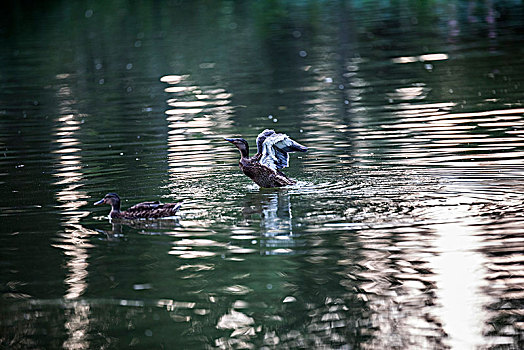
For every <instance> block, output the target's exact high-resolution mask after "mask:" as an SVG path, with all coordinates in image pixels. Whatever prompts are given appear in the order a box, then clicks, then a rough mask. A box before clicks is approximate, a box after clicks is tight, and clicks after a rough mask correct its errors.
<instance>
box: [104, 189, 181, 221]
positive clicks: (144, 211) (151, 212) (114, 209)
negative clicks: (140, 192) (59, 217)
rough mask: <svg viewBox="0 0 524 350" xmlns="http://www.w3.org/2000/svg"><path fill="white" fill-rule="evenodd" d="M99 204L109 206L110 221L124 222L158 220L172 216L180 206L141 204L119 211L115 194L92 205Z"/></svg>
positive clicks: (179, 204) (118, 199) (155, 202)
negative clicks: (120, 220) (121, 220)
mask: <svg viewBox="0 0 524 350" xmlns="http://www.w3.org/2000/svg"><path fill="white" fill-rule="evenodd" d="M100 204H109V205H110V206H111V212H110V213H109V218H110V219H124V220H136V219H159V218H164V217H170V216H174V215H175V214H176V213H177V211H178V209H180V206H181V205H182V204H181V203H160V202H159V201H154V202H142V203H138V204H135V205H133V206H132V207H131V208H129V209H127V210H125V211H121V210H120V197H119V196H118V195H117V194H116V193H108V194H106V195H105V197H104V198H102V199H101V200H99V201H98V202H96V203H94V205H100Z"/></svg>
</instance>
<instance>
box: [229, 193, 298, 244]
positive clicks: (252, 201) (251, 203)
mask: <svg viewBox="0 0 524 350" xmlns="http://www.w3.org/2000/svg"><path fill="white" fill-rule="evenodd" d="M265 192H266V191H261V192H251V193H248V194H246V197H245V198H244V205H243V209H242V214H243V216H244V218H245V220H246V222H245V224H246V225H247V226H248V227H249V226H252V225H253V224H255V223H256V222H257V221H260V233H259V235H260V253H262V254H285V253H291V252H293V251H294V249H295V246H296V242H295V237H294V235H293V214H292V210H291V194H290V193H289V192H288V191H287V190H281V191H279V190H277V191H274V192H270V193H265ZM235 231H236V232H235ZM233 233H237V234H238V230H235V229H233ZM240 237H241V236H240Z"/></svg>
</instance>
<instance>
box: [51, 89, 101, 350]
mask: <svg viewBox="0 0 524 350" xmlns="http://www.w3.org/2000/svg"><path fill="white" fill-rule="evenodd" d="M58 97H59V100H60V101H61V103H60V113H61V115H60V116H58V118H57V119H56V123H57V125H58V127H57V128H56V130H55V131H54V137H55V143H56V144H57V145H58V146H59V148H58V149H57V150H55V151H54V152H53V153H54V154H56V155H57V157H58V158H57V166H56V170H55V173H54V174H53V175H54V176H55V177H57V181H56V182H55V185H56V186H58V187H59V188H60V189H59V190H58V191H57V193H56V197H57V201H58V202H59V203H61V204H60V205H59V206H58V207H59V208H60V210H61V214H62V215H63V223H62V225H63V227H64V232H62V233H61V234H60V239H59V243H57V244H54V245H53V246H54V247H56V248H59V249H61V250H63V252H64V254H65V256H66V258H67V260H66V266H67V269H68V270H69V273H68V275H67V277H66V279H65V281H64V282H65V284H66V285H67V286H68V289H67V292H66V294H65V295H64V299H65V300H66V301H67V302H66V305H65V306H66V308H67V309H69V311H68V312H67V313H66V322H65V324H64V327H65V328H66V329H67V331H68V334H69V338H68V339H66V340H65V341H64V343H63V344H62V346H63V347H64V348H65V349H89V348H90V344H89V340H88V338H87V336H88V329H89V323H90V321H89V316H90V313H91V310H90V306H89V304H85V303H79V302H77V301H74V300H75V299H78V298H79V297H80V296H81V295H82V294H84V293H85V290H86V289H87V285H88V284H87V276H88V266H89V263H88V262H87V260H88V258H89V254H88V248H90V247H91V244H90V243H89V241H88V240H87V238H88V237H89V236H90V235H91V234H92V232H91V231H90V230H87V229H85V228H84V227H83V226H82V225H80V220H81V219H82V218H83V217H86V216H87V215H89V212H88V211H85V210H81V208H82V207H83V206H85V205H86V204H87V201H86V200H85V199H87V198H88V196H87V194H86V193H85V192H84V191H81V190H80V188H81V187H82V186H83V181H82V180H83V174H82V172H81V171H80V170H81V168H82V161H81V156H80V154H79V153H80V151H81V148H80V147H78V146H79V145H80V144H81V142H80V141H79V140H78V139H77V138H76V136H75V132H76V131H78V130H79V129H80V125H81V124H82V120H81V119H82V118H83V116H81V115H79V114H78V113H77V112H76V111H73V110H72V109H71V107H70V106H73V105H74V104H75V103H76V101H75V100H74V98H73V96H72V91H71V89H70V88H69V87H68V86H67V85H65V84H63V85H62V87H61V88H60V89H59V91H58ZM72 146H77V147H72Z"/></svg>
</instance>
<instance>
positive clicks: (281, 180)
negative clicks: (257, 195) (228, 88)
mask: <svg viewBox="0 0 524 350" xmlns="http://www.w3.org/2000/svg"><path fill="white" fill-rule="evenodd" d="M225 140H226V141H228V142H231V143H232V144H234V145H235V146H236V147H237V148H238V149H239V151H240V162H239V166H240V169H241V170H242V172H243V173H244V174H246V175H247V176H248V177H249V178H250V179H251V180H253V181H254V182H255V183H256V184H257V185H259V186H260V187H266V188H271V187H282V186H288V185H293V184H295V183H296V181H295V180H293V179H290V178H289V177H287V176H286V175H284V173H282V172H281V171H280V169H283V168H285V167H287V166H289V155H288V153H291V152H306V151H307V147H304V146H302V145H301V144H299V143H298V142H295V141H293V140H292V139H291V138H289V136H287V135H285V134H278V133H276V132H275V131H274V130H269V129H266V130H264V131H262V132H261V133H260V134H259V135H258V137H257V153H256V154H255V155H254V156H253V157H249V145H248V143H247V141H246V140H244V139H242V138H234V139H225Z"/></svg>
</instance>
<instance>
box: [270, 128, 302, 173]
mask: <svg viewBox="0 0 524 350" xmlns="http://www.w3.org/2000/svg"><path fill="white" fill-rule="evenodd" d="M306 151H307V147H305V146H302V145H301V144H300V143H298V142H295V141H293V140H292V139H291V138H289V136H287V135H286V134H271V135H269V136H268V137H266V139H265V141H264V143H263V144H262V157H261V158H260V163H261V164H263V165H265V166H267V167H268V168H271V169H273V170H275V171H276V170H278V169H282V168H285V167H288V166H289V155H288V153H291V152H306Z"/></svg>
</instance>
